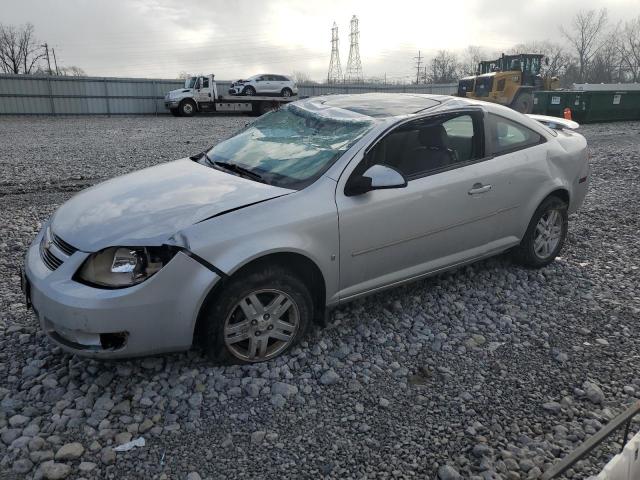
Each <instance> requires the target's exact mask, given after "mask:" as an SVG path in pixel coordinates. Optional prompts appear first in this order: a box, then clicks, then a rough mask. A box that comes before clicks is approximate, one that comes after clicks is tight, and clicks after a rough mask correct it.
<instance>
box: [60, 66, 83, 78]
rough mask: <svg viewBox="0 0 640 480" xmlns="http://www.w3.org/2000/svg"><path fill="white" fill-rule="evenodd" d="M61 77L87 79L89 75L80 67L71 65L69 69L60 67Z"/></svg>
mask: <svg viewBox="0 0 640 480" xmlns="http://www.w3.org/2000/svg"><path fill="white" fill-rule="evenodd" d="M59 70H60V75H63V76H65V77H86V76H87V73H86V72H85V71H84V70H83V69H82V68H80V67H76V66H75V65H71V66H68V67H60V69H59Z"/></svg>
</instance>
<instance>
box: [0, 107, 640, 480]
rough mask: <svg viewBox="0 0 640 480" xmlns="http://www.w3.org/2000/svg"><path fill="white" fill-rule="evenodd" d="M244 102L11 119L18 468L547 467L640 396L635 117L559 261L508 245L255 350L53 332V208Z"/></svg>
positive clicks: (4, 372)
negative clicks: (73, 337) (48, 285)
mask: <svg viewBox="0 0 640 480" xmlns="http://www.w3.org/2000/svg"><path fill="white" fill-rule="evenodd" d="M246 121H247V118H246V117H199V118H194V119H176V118H172V117H159V118H153V117H147V118H143V117H132V118H128V117H127V118H123V117H118V118H6V117H5V118H0V138H2V148H1V149H0V174H1V176H0V478H2V479H5V478H14V477H15V478H43V477H44V478H49V479H54V478H87V479H89V478H114V479H121V478H127V479H129V478H141V479H150V478H177V479H184V478H189V479H190V480H196V479H198V478H216V479H217V478H220V479H222V478H265V479H266V478H274V479H276V478H277V479H280V478H321V477H326V478H340V479H343V478H358V479H359V478H440V479H442V480H446V479H457V478H482V479H489V478H504V479H535V478H538V477H539V476H540V475H541V472H543V471H544V470H545V469H546V468H548V467H549V465H550V464H551V463H552V462H553V460H554V459H555V458H557V457H559V456H563V455H565V454H566V453H567V452H569V451H570V450H571V449H573V448H575V447H576V446H577V445H578V444H579V443H580V442H581V441H582V440H584V439H585V438H586V436H588V435H590V434H593V433H594V432H596V431H597V430H598V429H599V428H601V427H602V426H603V425H604V424H605V423H606V422H607V421H608V420H609V419H610V418H612V416H614V415H615V414H617V413H618V412H619V411H621V410H622V409H623V408H624V406H625V405H626V404H628V403H630V402H631V401H633V400H634V399H637V398H640V372H639V371H638V363H639V361H638V358H640V357H639V355H640V342H639V340H638V320H639V319H640V292H639V291H638V285H639V284H640V269H639V267H640V260H639V258H640V252H639V247H638V231H639V229H640V222H639V220H638V214H637V212H638V211H639V210H640V200H639V195H638V193H640V123H639V122H629V123H618V124H610V125H591V126H585V127H584V128H583V129H582V132H583V134H584V135H585V136H586V137H587V139H588V140H589V143H590V145H591V162H592V168H593V177H592V184H591V190H590V192H589V195H588V197H587V200H586V203H585V205H584V207H583V208H582V210H581V211H580V212H579V213H578V214H577V215H574V216H573V217H572V218H571V221H570V231H569V237H568V241H567V244H566V246H565V250H564V252H563V254H562V258H559V259H558V261H556V262H555V263H554V264H553V265H551V266H549V267H547V268H544V269H542V270H539V271H530V270H524V269H521V268H519V267H516V266H514V265H513V264H512V263H511V262H510V260H509V259H508V257H506V256H503V257H499V258H495V259H491V260H488V261H484V262H481V263H478V264H475V265H472V266H470V267H465V268H463V269H460V270H458V271H455V272H453V273H449V274H445V275H441V276H438V277H435V278H432V279H429V280H426V281H421V282H418V283H414V284H411V285H408V286H405V287H401V288H398V289H395V290H391V291H388V292H385V293H382V294H378V295H375V296H372V297H369V298H367V299H365V300H361V301H357V302H354V303H351V304H348V305H345V306H344V307H341V308H339V309H336V310H335V311H333V312H332V314H331V318H330V322H329V325H328V326H327V327H326V328H323V329H321V328H316V329H314V331H313V332H311V334H310V335H309V338H308V339H307V340H308V341H307V342H304V343H303V344H302V345H301V346H300V347H299V348H296V349H295V350H294V351H293V352H292V353H291V354H290V355H288V356H286V357H284V358H280V359H278V360H276V361H272V362H270V363H267V364H260V365H255V366H246V367H217V366H212V365H210V364H209V363H208V362H207V361H206V360H205V359H204V358H203V356H202V355H201V354H200V353H199V352H197V351H191V352H188V353H184V354H176V355H166V356H161V357H152V358H144V359H138V360H132V361H120V362H97V361H93V360H87V359H83V358H80V357H75V356H71V355H68V354H65V353H62V352H61V351H60V349H58V348H55V347H53V346H52V345H51V344H50V343H49V342H48V341H47V339H46V337H44V336H43V334H42V333H41V332H40V331H39V329H38V327H37V325H36V321H35V318H34V315H33V313H32V312H29V311H27V310H26V309H25V306H24V304H23V303H22V296H21V293H20V289H19V279H18V276H17V274H16V269H17V267H18V266H19V265H20V264H21V262H22V258H23V255H24V253H25V249H26V247H27V245H28V244H29V242H30V241H31V239H32V238H33V236H34V235H35V234H36V232H37V230H38V228H39V226H40V224H41V222H42V221H44V220H45V219H46V218H47V217H48V216H49V215H50V214H51V213H52V212H53V211H54V210H55V208H57V206H59V205H60V204H61V203H62V202H63V201H65V200H66V199H68V198H69V197H70V196H71V195H72V194H73V193H74V192H75V191H77V190H80V189H82V188H84V187H86V186H88V185H90V184H93V183H95V182H97V181H99V180H102V179H106V178H109V177H112V176H115V175H119V174H122V173H125V172H128V171H131V170H136V169H139V168H141V167H145V166H149V165H153V164H156V163H160V162H164V161H168V160H173V159H176V158H179V157H183V156H186V155H189V154H192V153H195V152H198V151H201V150H202V149H203V148H204V147H206V146H208V145H210V144H212V143H214V142H216V141H219V140H221V139H222V138H224V137H225V136H227V135H228V134H229V133H231V132H232V131H233V130H235V129H237V128H238V127H240V126H242V125H243V124H244V123H245V122H246ZM138 437H143V438H144V439H145V441H146V444H145V446H143V447H139V448H135V449H133V450H131V451H128V452H115V451H114V450H113V447H115V446H117V445H120V444H122V443H125V442H126V441H128V440H130V439H132V438H133V439H135V438H138ZM618 438H619V436H618ZM616 447H617V445H616V444H615V443H614V442H609V443H608V444H607V445H606V446H605V447H603V448H602V449H601V450H600V452H599V453H600V454H601V456H600V458H599V459H598V458H597V457H594V458H595V459H594V461H593V462H591V463H590V462H587V461H585V462H581V463H580V464H578V466H577V467H576V468H575V470H573V471H570V472H569V475H568V477H569V478H584V477H585V476H586V475H587V474H588V473H591V472H593V471H596V470H599V469H600V468H602V465H603V463H604V461H605V460H606V459H607V457H608V455H610V452H611V451H613V449H615V448H616ZM598 462H599V463H598Z"/></svg>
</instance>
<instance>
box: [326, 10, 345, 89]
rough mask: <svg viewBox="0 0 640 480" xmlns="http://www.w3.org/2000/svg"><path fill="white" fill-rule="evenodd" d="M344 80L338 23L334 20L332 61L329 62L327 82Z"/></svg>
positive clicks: (332, 28)
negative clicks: (339, 48)
mask: <svg viewBox="0 0 640 480" xmlns="http://www.w3.org/2000/svg"><path fill="white" fill-rule="evenodd" d="M341 81H342V67H341V66H340V51H339V50H338V25H336V22H333V27H331V61H330V62H329V73H327V83H338V82H341Z"/></svg>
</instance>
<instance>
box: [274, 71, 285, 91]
mask: <svg viewBox="0 0 640 480" xmlns="http://www.w3.org/2000/svg"><path fill="white" fill-rule="evenodd" d="M273 77H274V78H275V79H276V81H275V82H274V93H280V92H282V89H283V88H285V87H288V86H289V82H288V81H287V79H286V78H285V77H283V76H282V75H274V76H273Z"/></svg>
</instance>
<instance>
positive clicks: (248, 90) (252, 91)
mask: <svg viewBox="0 0 640 480" xmlns="http://www.w3.org/2000/svg"><path fill="white" fill-rule="evenodd" d="M242 94H243V95H247V96H249V97H253V96H254V95H255V94H256V89H255V88H253V87H252V86H251V85H249V86H247V87H244V88H243V89H242Z"/></svg>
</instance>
